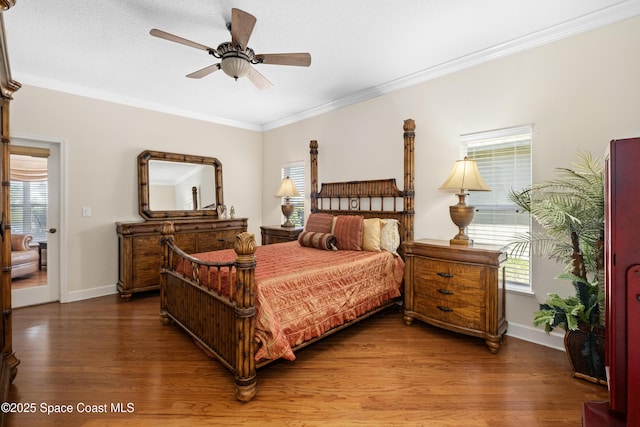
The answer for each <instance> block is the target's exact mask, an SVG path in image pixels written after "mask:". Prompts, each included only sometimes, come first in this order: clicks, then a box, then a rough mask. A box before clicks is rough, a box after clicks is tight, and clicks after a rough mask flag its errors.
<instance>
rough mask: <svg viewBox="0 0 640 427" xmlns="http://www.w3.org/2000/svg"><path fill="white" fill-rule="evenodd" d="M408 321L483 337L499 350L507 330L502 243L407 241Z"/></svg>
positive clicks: (408, 322) (405, 283) (491, 346)
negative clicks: (453, 243)
mask: <svg viewBox="0 0 640 427" xmlns="http://www.w3.org/2000/svg"><path fill="white" fill-rule="evenodd" d="M404 250H405V270H404V286H405V294H404V321H405V323H406V324H407V325H411V323H412V322H413V319H418V320H422V321H423V322H426V323H429V324H431V325H434V326H438V327H441V328H445V329H448V330H451V331H454V332H459V333H463V334H467V335H472V336H475V337H480V338H484V339H485V342H486V344H487V346H488V347H489V351H491V352H492V353H497V352H498V350H499V349H500V344H501V343H502V336H503V335H504V334H505V332H506V331H507V321H506V318H505V279H504V267H503V265H502V264H503V262H504V261H506V259H507V255H506V253H505V252H504V251H502V249H501V248H500V247H497V246H486V245H475V246H470V247H467V246H450V245H449V242H448V241H440V240H426V239H425V240H417V241H411V242H406V243H405V244H404Z"/></svg>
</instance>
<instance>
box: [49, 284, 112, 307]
mask: <svg viewBox="0 0 640 427" xmlns="http://www.w3.org/2000/svg"><path fill="white" fill-rule="evenodd" d="M116 293H118V288H117V287H116V285H115V283H114V284H113V285H107V286H101V287H99V288H91V289H82V290H80V291H72V292H69V293H68V294H67V296H66V298H62V299H61V300H60V302H63V303H65V302H75V301H82V300H84V299H90V298H97V297H104V296H106V295H113V294H116Z"/></svg>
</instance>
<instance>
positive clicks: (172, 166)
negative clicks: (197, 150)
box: [149, 160, 216, 211]
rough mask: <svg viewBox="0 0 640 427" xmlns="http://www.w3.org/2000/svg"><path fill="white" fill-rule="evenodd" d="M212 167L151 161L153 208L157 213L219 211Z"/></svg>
mask: <svg viewBox="0 0 640 427" xmlns="http://www.w3.org/2000/svg"><path fill="white" fill-rule="evenodd" d="M214 172H215V171H214V168H213V166H212V165H204V164H191V163H179V162H171V161H165V160H150V161H149V207H150V209H151V210H153V211H172V210H192V209H212V208H215V204H216V198H215V187H214V183H215V175H214Z"/></svg>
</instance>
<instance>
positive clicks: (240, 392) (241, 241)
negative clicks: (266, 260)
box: [233, 232, 256, 402]
mask: <svg viewBox="0 0 640 427" xmlns="http://www.w3.org/2000/svg"><path fill="white" fill-rule="evenodd" d="M233 249H234V250H235V251H236V296H235V302H236V309H235V310H236V325H235V328H236V330H235V331H236V338H237V349H236V366H235V382H236V399H238V400H239V401H241V402H248V401H250V400H251V399H252V398H253V396H255V394H256V362H255V343H254V336H255V323H256V306H255V298H254V297H255V268H256V257H255V252H256V240H255V237H254V235H253V234H250V233H246V232H245V233H241V234H238V235H237V236H236V241H235V244H234V246H233Z"/></svg>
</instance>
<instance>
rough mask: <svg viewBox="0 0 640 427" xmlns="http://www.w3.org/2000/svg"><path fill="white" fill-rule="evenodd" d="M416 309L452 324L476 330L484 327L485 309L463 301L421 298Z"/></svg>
mask: <svg viewBox="0 0 640 427" xmlns="http://www.w3.org/2000/svg"><path fill="white" fill-rule="evenodd" d="M416 311H418V312H419V313H423V314H424V315H425V316H427V317H429V318H431V319H435V320H439V321H441V322H445V323H448V324H450V325H455V326H460V327H463V328H467V329H476V330H478V329H482V328H483V327H484V319H483V313H484V310H481V309H480V308H479V307H477V306H473V305H469V304H466V303H465V302H463V301H455V300H438V299H423V298H419V299H418V300H417V301H416Z"/></svg>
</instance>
